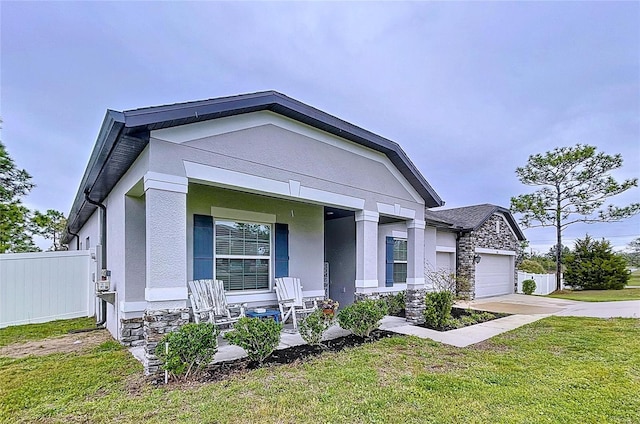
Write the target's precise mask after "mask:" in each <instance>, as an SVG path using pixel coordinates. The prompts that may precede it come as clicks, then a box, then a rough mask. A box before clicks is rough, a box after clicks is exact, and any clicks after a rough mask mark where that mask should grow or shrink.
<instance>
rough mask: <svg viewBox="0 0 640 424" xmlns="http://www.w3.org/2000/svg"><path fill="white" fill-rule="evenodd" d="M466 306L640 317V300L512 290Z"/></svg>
mask: <svg viewBox="0 0 640 424" xmlns="http://www.w3.org/2000/svg"><path fill="white" fill-rule="evenodd" d="M457 305H459V306H461V307H464V308H473V309H481V310H483V311H490V312H506V313H509V314H524V315H538V314H546V315H557V316H574V317H593V318H640V300H625V301H617V302H580V301H577V300H566V299H556V298H552V297H544V296H527V295H524V294H508V295H504V296H496V297H490V298H486V299H477V300H473V301H471V302H458V303H457Z"/></svg>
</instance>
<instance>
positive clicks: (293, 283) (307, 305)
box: [275, 277, 318, 330]
mask: <svg viewBox="0 0 640 424" xmlns="http://www.w3.org/2000/svg"><path fill="white" fill-rule="evenodd" d="M275 290H276V295H277V296H278V307H279V308H280V315H281V316H282V322H283V323H284V322H286V321H287V319H288V318H289V317H291V320H292V321H293V329H294V330H296V329H297V328H298V320H297V318H296V314H304V315H308V314H310V313H311V312H313V311H314V310H316V309H317V308H318V298H303V297H302V285H300V279H299V278H293V277H282V278H276V285H275Z"/></svg>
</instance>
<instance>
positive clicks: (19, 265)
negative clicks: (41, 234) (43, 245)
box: [0, 250, 95, 328]
mask: <svg viewBox="0 0 640 424" xmlns="http://www.w3.org/2000/svg"><path fill="white" fill-rule="evenodd" d="M92 262H93V261H92V259H91V254H90V253H89V251H86V250H81V251H70V252H38V253H8V254H0V328H3V327H7V326H10V325H19V324H29V323H36V322H48V321H53V320H56V319H66V318H78V317H86V316H92V315H93V314H94V311H95V306H94V299H95V295H94V293H93V284H92V283H91V271H92V268H93V267H92V265H91V264H92Z"/></svg>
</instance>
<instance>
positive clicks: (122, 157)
mask: <svg viewBox="0 0 640 424" xmlns="http://www.w3.org/2000/svg"><path fill="white" fill-rule="evenodd" d="M264 110H267V111H271V112H274V113H277V114H280V115H283V116H286V117H288V118H290V119H294V120H296V121H299V122H302V123H304V124H307V125H310V126H313V127H315V128H318V129H320V130H323V131H326V132H328V133H331V134H333V135H336V136H338V137H342V138H344V139H347V140H349V141H352V142H354V143H357V144H360V145H362V146H365V147H368V148H371V149H374V150H377V151H379V152H382V153H384V154H385V155H386V156H387V157H388V158H389V160H391V162H392V163H393V164H394V166H395V167H396V168H398V170H399V171H400V172H401V173H402V175H403V176H404V177H405V178H406V179H407V181H408V182H409V184H411V186H412V187H413V188H414V189H415V190H416V191H417V192H418V193H419V194H420V196H421V197H422V198H423V199H424V200H425V206H426V207H428V208H432V207H438V206H443V205H444V202H443V201H442V199H441V198H440V197H439V196H438V194H437V193H436V192H435V190H434V189H433V188H432V187H431V186H430V185H429V183H428V182H427V180H426V179H425V178H424V177H423V176H422V174H421V173H420V171H418V169H417V168H416V166H415V165H414V164H413V163H412V162H411V160H410V159H409V157H408V156H407V155H406V153H405V152H404V151H403V150H402V148H401V147H400V146H399V145H398V144H397V143H395V142H393V141H391V140H388V139H386V138H384V137H381V136H379V135H376V134H374V133H372V132H369V131H367V130H365V129H362V128H360V127H357V126H355V125H353V124H350V123H348V122H346V121H343V120H341V119H338V118H336V117H335V116H332V115H329V114H328V113H325V112H322V111H321V110H318V109H315V108H313V107H311V106H309V105H306V104H304V103H302V102H299V101H297V100H294V99H292V98H290V97H287V96H285V95H283V94H281V93H278V92H276V91H264V92H259V93H251V94H242V95H237V96H230V97H220V98H215V99H209V100H201V101H194V102H186V103H176V104H171V105H165V106H153V107H147V108H142V109H133V110H127V111H124V112H117V111H113V110H107V114H106V116H105V118H104V121H103V123H102V127H101V128H100V132H99V134H98V138H97V140H96V143H95V146H94V149H93V152H92V153H91V157H90V158H89V163H88V165H87V168H86V170H85V173H84V176H83V177H82V181H81V183H80V187H79V188H78V193H77V194H76V198H75V200H74V202H73V206H72V207H71V211H70V213H69V219H68V227H67V235H66V236H65V240H66V242H68V240H69V233H76V232H77V231H79V230H80V228H82V226H83V225H84V224H85V223H86V222H87V220H88V219H89V217H90V216H91V214H93V212H94V211H95V209H96V206H94V205H92V204H90V203H89V202H88V201H87V200H86V199H85V193H86V192H89V193H90V196H91V197H90V198H91V200H93V201H97V202H102V201H103V200H104V199H105V198H106V197H107V195H108V194H109V192H110V191H111V190H112V189H113V187H114V186H115V185H116V183H117V182H118V180H120V178H121V177H122V176H123V175H124V173H125V172H126V171H127V170H128V169H129V167H130V166H131V164H133V162H134V161H135V159H136V158H137V157H138V155H139V154H140V152H142V150H143V149H144V148H145V147H146V145H147V144H148V142H149V136H150V132H151V131H153V130H158V129H162V128H169V127H175V126H180V125H186V124H191V123H194V122H200V121H207V120H212V119H218V118H223V117H227V116H233V115H240V114H245V113H251V112H257V111H264Z"/></svg>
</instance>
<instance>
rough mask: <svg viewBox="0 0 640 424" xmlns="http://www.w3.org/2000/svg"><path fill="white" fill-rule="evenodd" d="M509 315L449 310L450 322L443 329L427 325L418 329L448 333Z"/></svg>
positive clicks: (457, 309) (422, 325) (473, 310)
mask: <svg viewBox="0 0 640 424" xmlns="http://www.w3.org/2000/svg"><path fill="white" fill-rule="evenodd" d="M509 315H510V314H506V313H500V312H487V311H479V310H477V309H463V308H456V307H453V308H451V318H452V319H451V320H449V322H447V323H446V324H445V325H444V326H443V327H440V328H437V327H433V326H430V325H428V324H427V323H424V324H420V325H419V326H420V327H423V328H428V329H430V330H436V331H449V330H455V329H457V328H464V327H468V326H470V325H476V324H480V323H483V322H488V321H493V320H494V319H498V318H504V317H508V316H509Z"/></svg>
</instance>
